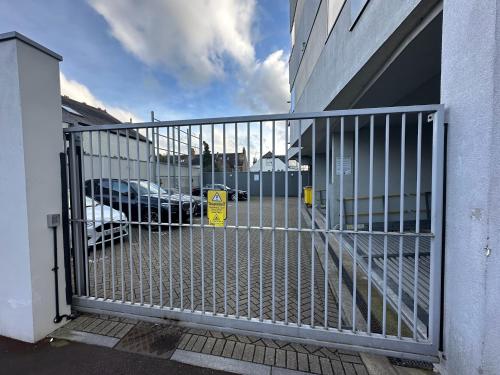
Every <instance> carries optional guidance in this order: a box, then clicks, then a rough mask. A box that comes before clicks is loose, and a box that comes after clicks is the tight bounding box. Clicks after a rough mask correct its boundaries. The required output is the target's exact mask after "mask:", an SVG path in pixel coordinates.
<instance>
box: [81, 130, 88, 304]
mask: <svg viewBox="0 0 500 375" xmlns="http://www.w3.org/2000/svg"><path fill="white" fill-rule="evenodd" d="M84 134H85V133H83V132H82V133H80V139H81V143H80V159H81V189H82V190H81V191H82V197H81V199H82V205H81V206H82V218H83V223H82V227H83V239H84V240H83V251H84V254H83V258H84V262H85V277H84V279H85V294H86V295H87V296H88V295H89V294H90V282H89V244H88V236H87V223H88V221H87V220H88V218H87V204H86V202H85V197H86V194H85V146H84V139H83V137H84Z"/></svg>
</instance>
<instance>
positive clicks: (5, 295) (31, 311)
mask: <svg viewBox="0 0 500 375" xmlns="http://www.w3.org/2000/svg"><path fill="white" fill-rule="evenodd" d="M0 87H2V89H1V90H0V133H1V134H2V136H1V137H0V150H1V152H0V176H1V177H0V180H1V183H0V207H1V212H0V257H1V259H2V261H1V262H0V335H4V336H9V337H13V338H16V339H20V340H23V341H28V342H35V341H38V340H40V339H41V338H43V337H44V336H45V335H47V334H48V333H49V332H51V331H52V330H54V329H56V328H57V327H58V326H59V325H55V324H53V323H52V320H53V318H54V316H55V308H54V305H55V300H54V275H53V272H52V271H51V269H52V267H53V253H52V251H53V240H52V232H51V229H49V228H47V220H46V215H47V214H49V213H59V214H60V213H61V185H60V171H59V152H61V151H62V149H63V143H62V132H61V98H60V89H59V61H58V60H57V59H56V58H54V57H53V56H50V55H49V54H47V53H45V52H42V51H40V50H39V49H37V48H35V47H33V46H32V45H29V44H27V43H25V42H23V41H21V40H19V39H16V38H11V39H2V38H0ZM58 238H59V241H58V248H59V260H60V266H62V264H63V261H62V260H63V250H62V248H63V246H62V231H61V227H59V228H58ZM59 280H60V296H59V300H60V302H61V311H60V312H61V314H64V313H68V312H69V307H68V306H66V304H65V292H64V285H65V280H64V269H63V267H61V268H60V270H59Z"/></svg>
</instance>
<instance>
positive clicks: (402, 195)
mask: <svg viewBox="0 0 500 375" xmlns="http://www.w3.org/2000/svg"><path fill="white" fill-rule="evenodd" d="M405 139H406V113H403V114H402V116H401V158H400V159H401V168H400V181H399V233H400V234H403V231H404V215H405V209H404V205H405ZM403 241H404V239H403V236H402V235H401V236H399V262H398V337H399V338H401V298H402V291H403Z"/></svg>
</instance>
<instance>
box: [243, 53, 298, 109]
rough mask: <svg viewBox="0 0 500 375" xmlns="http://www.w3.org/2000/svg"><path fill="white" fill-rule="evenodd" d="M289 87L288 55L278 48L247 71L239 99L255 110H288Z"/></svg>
mask: <svg viewBox="0 0 500 375" xmlns="http://www.w3.org/2000/svg"><path fill="white" fill-rule="evenodd" d="M243 74H244V73H243ZM244 75H245V74H244ZM288 87H289V86H288V56H286V55H285V54H284V52H283V50H278V51H276V52H273V53H271V54H270V55H269V56H267V58H266V59H265V60H264V61H262V62H260V61H257V62H256V64H255V66H254V67H253V69H252V70H250V71H249V72H247V73H246V76H245V79H244V81H243V84H242V88H241V90H240V93H239V101H240V102H241V103H242V104H243V105H245V106H246V107H248V108H250V109H251V110H253V111H254V112H259V113H271V112H274V113H276V112H279V113H282V112H287V111H288V109H289V107H290V106H289V104H288V103H287V100H288V98H289V89H288Z"/></svg>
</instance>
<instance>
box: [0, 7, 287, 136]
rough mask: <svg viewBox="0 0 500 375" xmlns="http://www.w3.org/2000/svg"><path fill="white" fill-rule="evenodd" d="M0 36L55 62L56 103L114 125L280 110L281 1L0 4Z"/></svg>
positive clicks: (283, 78)
mask: <svg viewBox="0 0 500 375" xmlns="http://www.w3.org/2000/svg"><path fill="white" fill-rule="evenodd" d="M7 31H18V32H20V33H22V34H24V35H26V36H27V37H29V38H31V39H33V40H35V41H36V42H38V43H40V44H42V45H44V46H46V47H48V48H49V49H51V50H53V51H55V52H57V53H58V54H60V55H62V56H63V59H64V60H63V62H62V63H61V65H60V69H61V77H60V79H61V92H62V94H63V95H68V96H70V97H72V98H73V99H76V100H79V101H84V102H86V103H87V104H90V105H93V106H97V107H100V108H106V110H107V111H108V112H110V113H111V114H112V115H114V116H115V117H117V118H118V119H119V120H121V121H123V122H126V121H129V120H130V119H132V120H133V121H134V122H140V121H148V120H149V119H150V111H152V110H153V111H154V112H155V117H156V118H158V119H160V120H175V119H189V118H201V117H219V116H235V115H247V114H264V113H285V112H288V110H289V104H288V103H287V102H288V101H289V86H288V58H289V54H290V34H289V2H288V0H148V1H139V0H44V1H40V0H17V1H12V0H0V32H7ZM267 127H269V126H267ZM242 133H243V131H242ZM267 135H268V134H267ZM267 135H266V136H265V137H264V138H265V141H266V142H268V140H269V138H270V137H268V136H267ZM252 138H255V137H252Z"/></svg>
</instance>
